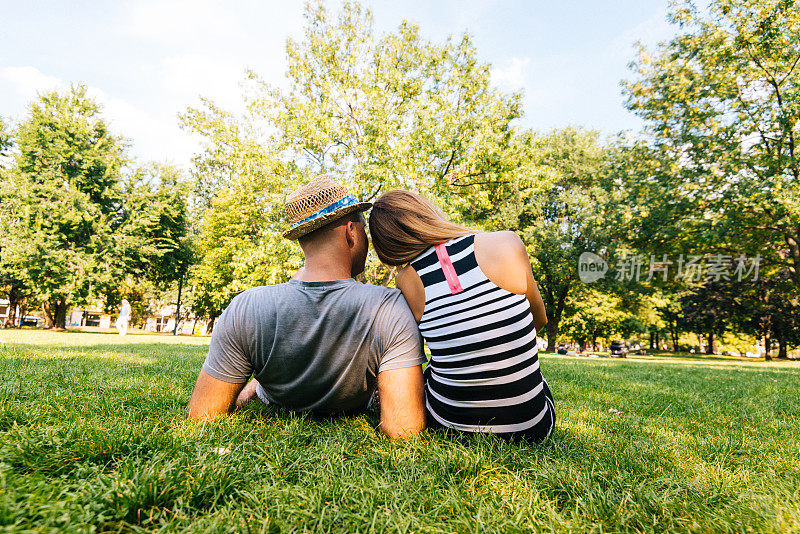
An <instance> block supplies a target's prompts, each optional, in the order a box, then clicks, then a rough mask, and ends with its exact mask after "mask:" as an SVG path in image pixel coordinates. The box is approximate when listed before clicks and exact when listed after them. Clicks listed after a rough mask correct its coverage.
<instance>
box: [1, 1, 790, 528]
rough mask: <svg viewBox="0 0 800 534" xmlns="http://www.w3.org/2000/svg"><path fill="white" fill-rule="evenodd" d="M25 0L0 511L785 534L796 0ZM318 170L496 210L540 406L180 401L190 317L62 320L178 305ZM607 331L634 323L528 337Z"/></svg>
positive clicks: (283, 248)
mask: <svg viewBox="0 0 800 534" xmlns="http://www.w3.org/2000/svg"><path fill="white" fill-rule="evenodd" d="M37 6H38V7H33V6H32V5H28V4H23V3H16V4H13V5H9V6H4V9H3V16H4V19H3V20H4V26H3V30H4V31H3V33H1V34H0V45H1V46H0V50H2V55H1V56H0V102H2V104H0V115H2V121H1V122H0V124H1V125H2V128H0V147H1V148H0V150H2V155H0V180H1V181H0V292H1V293H2V294H0V298H2V299H4V300H6V301H8V304H6V306H5V309H6V316H5V317H4V323H5V326H6V328H4V329H0V530H2V531H8V532H19V531H36V532H153V531H159V532H187V531H192V532H233V531H236V532H244V531H247V532H281V531H284V532H308V531H325V532H354V531H360V532H367V531H375V532H384V531H391V532H409V531H411V532H530V531H542V532H676V531H680V532H782V533H783V532H800V489H798V488H800V464H798V461H797V457H798V456H797V453H798V450H800V441H799V440H800V433H799V432H797V429H798V428H799V427H800V403H798V399H799V398H800V368H798V367H797V363H796V362H794V361H791V360H790V359H789V357H790V356H796V355H797V352H796V351H797V347H798V344H800V340H799V337H798V336H800V328H799V327H798V315H800V314H798V287H800V276H799V275H798V266H799V265H800V251H799V249H798V242H799V240H798V237H799V236H800V203H798V201H799V200H800V182H799V181H798V176H799V168H798V160H797V152H796V151H797V147H796V137H797V135H798V116H800V83H798V82H800V70H799V69H798V63H800V8H799V7H798V5H797V4H796V2H793V1H788V0H780V1H772V0H769V1H767V0H763V1H755V0H741V1H736V2H732V1H728V0H715V1H713V2H710V3H702V4H698V5H697V6H693V5H691V4H684V3H676V4H667V3H663V2H652V3H647V2H619V3H616V2H615V3H614V4H613V5H611V4H598V3H588V2H576V3H569V5H565V6H559V5H556V4H552V5H551V4H545V3H543V2H534V3H529V2H480V3H478V2H444V3H437V4H436V6H435V7H433V6H434V4H432V3H427V2H410V3H403V4H400V3H392V4H389V3H387V2H377V1H376V2H374V3H367V4H364V5H360V4H357V3H349V2H348V3H334V2H331V3H326V4H320V3H316V2H311V3H307V4H305V5H301V4H292V3H281V4H276V3H259V2H242V3H238V2H237V3H224V4H223V3H215V2H212V1H200V2H192V3H188V2H187V3H184V2H125V3H119V4H117V3H113V4H112V3H91V4H89V3H76V4H73V5H66V4H63V5H62V4H60V3H59V4H56V3H51V4H41V5H37ZM368 7H369V8H371V9H368ZM403 19H409V20H410V21H411V22H402V20H403ZM8 21H10V22H8ZM414 21H416V22H414ZM417 23H419V24H418V25H417ZM467 30H469V33H465V31H467ZM473 32H474V33H473ZM448 35H450V37H448ZM286 37H291V40H289V41H288V42H287V41H286ZM637 39H640V40H641V41H642V43H643V45H644V46H643V47H637V46H635V45H633V44H632V43H633V42H634V41H635V40H637ZM140 51H141V52H142V53H143V54H144V55H143V56H137V54H138V53H139V52H140ZM226 54H227V55H226ZM143 58H144V59H143ZM147 58H149V59H147ZM153 58H156V59H153ZM276 58H280V59H276ZM148 61H149V63H148ZM628 63H630V65H629V66H628ZM246 67H250V68H249V70H246ZM621 80H622V81H621ZM237 82H241V85H240V86H237V85H236V84H237ZM232 87H233V88H232ZM198 95H201V96H204V98H202V99H201V98H199V97H198ZM319 172H330V173H332V174H334V175H335V176H337V177H339V178H340V179H342V180H343V181H345V182H346V183H347V184H348V185H349V186H350V187H351V188H352V189H353V190H354V191H355V192H356V193H357V194H358V195H359V196H361V197H363V198H374V197H375V196H376V195H378V194H380V193H381V192H382V191H386V190H388V189H391V188H395V187H405V188H410V189H414V190H417V191H420V192H422V193H424V194H426V195H429V196H430V197H432V198H433V199H435V200H436V201H437V202H438V203H439V204H440V205H441V206H442V208H443V209H445V210H446V211H447V213H448V215H449V216H450V217H452V218H453V219H455V220H457V221H459V222H462V223H464V224H467V225H470V226H472V227H474V228H476V229H479V230H496V229H503V230H509V229H510V230H514V231H515V232H517V233H518V234H519V235H520V237H522V238H523V240H524V242H525V244H526V246H527V248H528V251H529V253H530V256H531V259H532V266H533V269H534V273H535V276H536V277H537V280H538V281H539V283H540V287H541V289H542V293H543V296H544V299H545V303H546V306H547V313H548V316H549V317H550V324H549V325H548V330H547V331H546V332H542V333H541V335H542V337H543V338H544V339H546V342H547V344H548V345H549V346H548V347H547V348H548V349H549V350H547V351H544V350H543V351H541V353H540V359H541V366H542V370H543V373H544V375H545V376H546V377H547V379H548V382H549V384H550V385H551V389H552V391H553V395H554V398H555V404H556V411H557V416H558V421H557V425H556V429H555V431H554V433H553V435H552V436H551V438H549V439H548V440H547V441H545V442H544V443H541V444H535V443H525V442H506V441H502V440H498V439H496V438H494V437H493V436H475V437H469V436H452V435H445V434H442V433H439V432H434V431H428V432H425V433H423V435H422V436H420V437H418V438H416V439H413V440H409V441H407V442H392V441H391V440H388V439H386V438H384V437H382V436H381V435H380V434H379V433H378V432H376V431H375V427H376V425H377V421H378V419H377V414H376V413H375V412H374V411H370V412H368V413H366V414H363V415H360V416H352V417H342V418H338V419H335V420H318V419H315V418H313V417H310V416H308V415H302V414H292V413H286V412H283V411H281V410H278V409H275V408H274V407H267V406H262V405H259V404H256V403H252V404H250V405H249V406H247V407H246V408H245V409H244V410H242V411H239V412H236V413H234V414H232V415H231V416H229V417H227V418H223V419H222V420H219V421H215V422H209V423H206V424H194V423H191V422H188V421H187V420H186V416H185V407H186V404H187V402H188V399H189V395H190V393H191V388H192V385H193V384H194V381H195V379H196V377H197V373H198V370H199V368H200V365H201V363H202V361H203V359H204V357H205V354H206V352H207V350H208V349H207V347H208V342H209V338H208V336H201V335H178V336H172V335H170V334H168V333H166V332H155V333H151V332H143V331H141V330H138V329H134V330H132V331H131V332H130V333H129V335H127V336H119V335H116V334H114V333H109V332H107V331H106V329H103V328H100V327H70V326H69V323H74V322H76V318H77V322H84V323H85V322H86V320H87V319H89V318H90V316H89V314H90V313H91V314H92V315H91V319H93V320H97V321H98V322H99V321H100V319H101V318H102V317H103V316H105V317H106V320H108V321H109V324H113V316H114V315H115V314H116V313H118V310H119V306H120V302H121V301H122V299H123V298H127V299H128V300H129V301H130V302H131V304H132V305H133V309H134V321H135V322H136V323H137V324H139V325H142V324H147V320H148V318H149V319H151V320H153V321H157V324H156V326H157V329H161V330H172V329H173V328H174V326H175V325H176V322H175V321H174V318H175V315H176V313H175V312H176V311H177V310H180V316H181V317H182V318H185V319H188V320H189V323H190V324H191V325H194V321H195V320H197V321H198V324H204V325H206V333H207V331H208V330H209V327H213V320H214V318H216V317H217V316H218V315H219V314H220V313H221V311H222V310H223V309H224V307H225V306H226V305H227V303H228V302H229V301H230V299H231V298H232V297H233V296H234V295H235V294H237V293H238V292H240V291H242V290H244V289H246V288H248V287H252V286H255V285H259V284H270V283H278V282H281V281H284V280H286V279H288V277H290V276H291V274H292V273H293V271H294V270H295V269H297V268H298V267H299V266H300V264H301V262H302V258H301V255H300V251H299V249H298V248H297V246H296V244H295V243H292V242H289V241H286V240H285V239H283V238H282V237H281V233H282V232H283V231H284V230H285V229H286V227H287V221H286V220H285V215H284V213H283V211H282V207H283V202H284V199H285V196H286V194H287V193H288V192H289V191H291V190H292V189H294V188H296V187H297V186H299V185H300V184H302V183H304V182H305V181H307V180H308V179H309V178H310V177H311V176H312V175H314V174H316V173H319ZM585 253H592V254H595V255H596V259H593V260H592V261H594V262H595V263H594V265H602V262H606V263H607V265H608V266H609V271H608V273H607V274H606V276H605V277H603V278H601V279H598V280H595V281H593V282H591V283H585V282H584V281H581V276H582V274H583V275H584V278H585V275H586V274H587V272H586V271H584V272H583V273H582V272H581V271H580V270H579V259H580V258H581V256H582V255H584V254H585ZM584 257H586V256H584ZM690 257H692V258H694V259H695V260H697V261H695V265H702V266H703V270H702V271H698V270H694V271H692V274H691V275H690V276H677V267H678V264H679V263H680V262H681V261H682V260H687V261H688V259H689V258H690ZM590 258H594V256H591V257H590ZM637 258H638V260H637ZM737 258H745V259H746V260H747V262H746V267H747V272H746V276H739V275H738V274H737V269H736V267H737ZM756 258H758V272H757V275H758V276H755V274H756V273H755V270H754V268H755V259H756ZM633 260H636V262H635V261H633ZM722 260H725V261H722ZM637 262H638V263H637ZM637 265H638V267H637ZM651 265H652V266H653V267H654V268H655V270H654V271H653V274H654V276H649V275H650V272H649V271H650V267H651ZM712 266H713V268H712ZM639 268H640V269H641V271H638V270H637V269H639ZM665 268H667V269H668V273H667V274H668V276H663V274H664V269H665ZM596 272H597V271H594V273H596ZM686 272H687V271H684V272H682V274H685V273H686ZM589 274H591V272H589ZM617 274H620V276H616V275H617ZM365 280H367V281H371V282H373V283H382V284H391V283H392V272H391V271H390V270H388V269H386V268H385V267H383V266H381V265H380V264H379V263H378V262H377V261H376V259H375V258H374V256H371V259H370V262H369V264H368V268H367V272H366V273H365ZM179 294H180V299H179ZM178 300H180V302H181V305H180V306H178ZM0 311H2V309H0ZM76 312H77V314H76ZM25 317H34V319H33V321H35V322H36V323H38V324H39V325H40V327H38V328H37V327H30V326H25V327H21V328H19V327H18V326H19V324H20V322H21V321H24V318H25ZM170 319H173V322H172V324H170V322H169V321H170ZM151 324H152V323H151ZM42 327H46V328H42ZM65 327H68V328H65ZM171 327H172V328H171ZM189 330H193V328H192V327H190V328H189ZM187 333H188V332H187ZM613 339H624V340H628V341H630V342H631V344H634V343H637V342H638V343H639V344H640V345H641V346H642V347H643V348H644V350H645V352H646V353H647V354H638V353H637V354H634V353H631V354H629V355H628V358H626V359H606V358H593V359H590V358H585V357H579V356H573V355H569V354H567V355H559V354H554V353H553V349H554V348H556V347H557V345H558V344H560V343H573V344H574V348H575V349H577V351H583V349H585V352H584V354H589V353H594V354H600V355H604V354H605V353H604V351H602V350H599V349H601V348H606V345H607V344H608V342H609V341H610V340H613ZM665 346H666V349H665V348H664V347H665ZM593 349H598V350H593ZM692 349H694V350H695V353H694V354H692V353H691V352H687V351H691V350H692ZM701 349H703V350H702V352H709V353H708V354H705V353H704V354H701V353H700V352H701ZM577 351H576V352H577ZM748 351H750V352H753V353H757V355H760V357H761V359H755V358H746V357H741V355H742V354H746V353H747V352H748ZM765 360H770V361H765ZM781 360H782V361H781Z"/></svg>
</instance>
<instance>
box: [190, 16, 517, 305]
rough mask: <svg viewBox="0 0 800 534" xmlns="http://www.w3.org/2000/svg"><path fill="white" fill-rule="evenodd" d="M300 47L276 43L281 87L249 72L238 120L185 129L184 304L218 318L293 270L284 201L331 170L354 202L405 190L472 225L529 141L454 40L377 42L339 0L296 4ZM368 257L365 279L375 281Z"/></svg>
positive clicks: (195, 113)
mask: <svg viewBox="0 0 800 534" xmlns="http://www.w3.org/2000/svg"><path fill="white" fill-rule="evenodd" d="M305 17H306V26H305V31H304V35H303V39H302V40H301V41H299V42H296V41H292V40H290V41H289V42H287V46H286V51H287V59H288V63H289V69H288V73H287V81H288V89H287V90H283V91H282V90H280V89H277V88H276V87H275V86H273V85H271V84H270V83H268V82H266V81H264V80H262V79H260V78H259V76H258V75H257V74H256V73H254V72H250V73H249V76H248V81H247V83H246V84H245V87H246V89H247V91H246V92H245V94H244V98H245V103H246V104H247V109H248V112H247V114H245V115H244V116H241V117H237V116H234V115H232V114H231V113H229V112H226V111H224V110H222V109H220V108H218V107H217V106H215V105H214V104H213V103H212V102H210V101H205V104H204V106H203V107H202V108H195V109H192V108H190V109H188V110H187V112H186V113H185V114H184V115H183V116H182V121H183V124H184V127H185V128H187V129H189V130H190V131H192V132H194V133H197V134H200V135H202V136H203V137H204V139H205V140H206V148H205V150H204V152H203V153H202V154H200V155H199V156H198V157H197V158H195V160H194V167H195V168H194V177H195V180H196V182H197V186H196V191H197V193H198V195H199V196H201V197H202V199H203V202H201V210H200V211H201V212H202V210H204V209H207V208H208V207H209V206H210V209H209V211H208V212H203V213H202V216H203V217H204V219H203V223H202V225H201V229H200V237H199V241H198V252H199V254H200V258H201V259H200V265H199V266H198V268H197V269H196V270H195V273H194V280H193V284H194V287H195V296H194V297H193V298H194V299H195V304H196V305H195V310H196V311H197V312H198V313H203V314H208V315H210V316H211V317H214V316H215V315H217V314H218V313H219V312H220V311H221V310H222V308H224V306H225V305H227V302H228V301H229V300H230V298H231V297H232V296H233V295H235V294H236V293H237V292H239V291H241V290H243V289H246V288H247V287H250V286H252V285H259V284H268V283H275V282H283V281H285V280H286V279H288V277H289V276H291V274H292V272H293V270H294V269H296V268H297V267H299V265H300V264H301V260H300V258H301V256H300V251H299V248H298V247H297V246H296V245H295V244H293V243H289V242H286V240H284V239H283V238H282V237H281V234H282V232H283V231H284V230H285V229H286V228H287V227H288V223H287V221H286V219H285V215H284V214H283V202H284V199H285V196H286V194H288V193H289V192H290V191H292V190H293V189H296V188H297V187H298V186H299V185H301V184H302V183H303V182H304V181H307V180H308V177H309V175H311V174H315V173H321V172H331V173H334V174H335V175H336V176H338V177H340V178H341V179H343V181H344V182H345V183H346V184H347V185H348V186H349V187H350V188H351V190H352V191H353V192H354V193H355V194H356V195H358V196H359V197H360V198H363V199H372V198H374V197H375V196H376V195H378V194H379V193H380V192H381V191H385V190H387V189H392V188H398V187H402V188H409V189H414V190H416V191H419V192H422V193H424V194H428V195H430V196H433V197H435V198H437V200H439V201H440V204H441V205H443V207H444V208H445V209H446V210H447V211H448V212H449V214H450V215H451V216H454V217H458V216H463V217H466V218H467V219H469V220H470V221H471V222H473V223H474V222H476V221H479V220H480V221H481V224H484V222H483V220H482V219H483V217H482V215H485V213H487V212H488V211H490V208H491V207H492V206H493V205H494V203H495V200H496V199H497V198H498V195H501V194H508V191H507V188H508V185H507V184H510V183H515V182H518V181H524V180H525V179H526V176H527V175H526V174H525V169H526V168H527V167H528V163H527V162H528V161H529V158H527V157H526V155H527V154H529V148H528V145H529V142H528V141H529V140H528V138H527V137H525V136H520V135H517V132H516V130H515V128H514V127H513V126H512V123H513V121H514V120H515V119H517V118H519V116H520V114H521V107H520V96H519V95H505V94H503V93H501V92H500V91H498V90H496V89H493V88H492V87H491V86H490V84H489V69H488V65H486V64H483V63H481V62H479V61H478V59H477V54H476V51H475V48H474V45H473V44H472V42H471V40H470V38H469V37H468V36H467V35H464V36H462V37H461V38H460V39H458V40H454V39H449V40H447V41H446V42H445V43H443V44H436V43H432V42H430V41H427V40H425V39H424V38H423V37H422V36H421V35H420V31H419V28H418V27H417V26H416V25H413V24H410V23H407V22H404V23H402V24H401V25H400V26H399V28H398V29H397V30H396V31H395V32H392V33H389V34H387V35H385V36H382V37H377V36H376V35H375V34H374V32H373V28H372V16H371V14H370V13H369V11H367V10H364V9H363V8H362V7H361V6H359V5H358V4H356V3H353V2H345V3H344V5H343V6H342V9H341V12H340V13H339V14H338V16H331V15H330V14H329V13H328V12H327V11H326V10H325V9H324V7H323V5H322V3H319V2H316V3H314V2H309V3H308V4H307V5H306V11H305ZM387 273H388V271H387V269H385V268H383V267H381V266H379V265H378V264H377V263H376V260H375V259H374V258H373V259H372V261H371V264H370V266H369V267H368V268H367V276H368V278H367V279H368V280H369V281H372V282H383V283H385V282H386V281H387Z"/></svg>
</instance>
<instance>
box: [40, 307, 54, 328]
mask: <svg viewBox="0 0 800 534" xmlns="http://www.w3.org/2000/svg"><path fill="white" fill-rule="evenodd" d="M42 315H43V316H44V327H45V328H47V329H48V330H50V329H51V328H53V326H54V321H53V316H52V315H51V312H50V301H49V300H45V301H44V302H42Z"/></svg>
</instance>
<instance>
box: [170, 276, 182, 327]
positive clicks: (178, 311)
mask: <svg viewBox="0 0 800 534" xmlns="http://www.w3.org/2000/svg"><path fill="white" fill-rule="evenodd" d="M181 291H183V274H181V277H180V279H179V280H178V304H177V305H176V306H175V330H173V331H172V335H173V336H176V335H178V321H180V319H181Z"/></svg>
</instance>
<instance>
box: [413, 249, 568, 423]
mask: <svg viewBox="0 0 800 534" xmlns="http://www.w3.org/2000/svg"><path fill="white" fill-rule="evenodd" d="M474 242H475V236H474V235H468V236H465V237H460V238H456V239H452V240H450V241H448V242H447V243H444V244H441V245H437V246H435V247H431V248H430V249H428V250H427V251H425V252H423V253H422V254H421V255H419V256H418V257H417V258H415V259H414V260H413V261H412V262H411V266H412V267H413V268H414V270H415V271H416V272H417V274H418V275H419V277H420V278H421V279H422V284H423V285H424V286H425V311H424V313H423V315H422V318H421V320H420V323H419V329H420V332H421V333H422V336H423V337H424V338H425V341H426V342H427V344H428V348H429V349H430V351H431V361H430V364H429V365H428V368H427V369H426V370H425V377H426V380H425V397H426V399H425V402H426V408H427V411H428V414H429V417H430V418H432V421H431V422H432V423H434V425H433V426H438V425H441V426H444V427H449V428H454V429H457V430H460V431H464V432H492V433H496V434H509V435H515V434H525V435H529V436H532V437H534V438H544V437H546V436H548V435H549V434H550V432H551V431H552V428H553V425H554V422H555V410H554V407H553V402H552V397H551V396H550V390H549V389H548V387H547V383H546V382H545V380H544V378H543V377H542V373H541V371H540V369H539V358H538V349H537V343H536V328H535V327H534V324H533V316H532V314H531V311H530V305H529V302H528V299H527V298H526V297H525V295H518V294H515V293H511V292H509V291H506V290H505V289H502V288H500V287H498V286H497V285H495V284H494V283H493V282H491V281H490V280H489V279H488V278H487V277H486V275H484V274H483V271H482V270H481V269H480V267H479V266H478V263H477V261H476V260H475V250H474Z"/></svg>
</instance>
